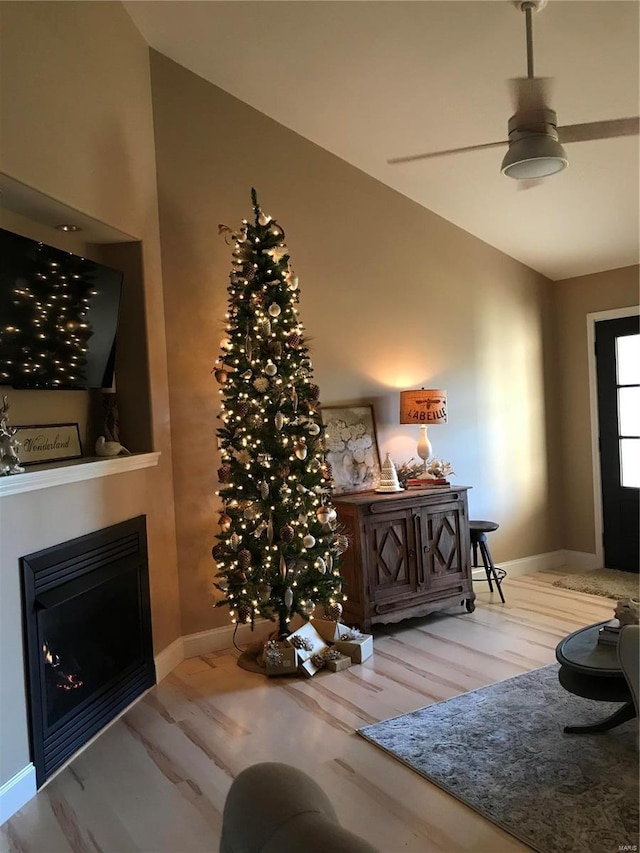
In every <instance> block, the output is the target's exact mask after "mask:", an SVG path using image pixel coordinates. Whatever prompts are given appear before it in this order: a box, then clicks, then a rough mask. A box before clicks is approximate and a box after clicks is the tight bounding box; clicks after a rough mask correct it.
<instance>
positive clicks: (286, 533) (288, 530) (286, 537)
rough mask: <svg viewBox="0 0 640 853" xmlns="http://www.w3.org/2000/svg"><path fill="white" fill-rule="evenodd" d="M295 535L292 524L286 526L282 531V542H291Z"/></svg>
mask: <svg viewBox="0 0 640 853" xmlns="http://www.w3.org/2000/svg"><path fill="white" fill-rule="evenodd" d="M294 535H295V531H294V529H293V527H291V525H290V524H285V525H284V527H282V528H281V530H280V539H281V541H282V542H291V540H292V539H293V537H294Z"/></svg>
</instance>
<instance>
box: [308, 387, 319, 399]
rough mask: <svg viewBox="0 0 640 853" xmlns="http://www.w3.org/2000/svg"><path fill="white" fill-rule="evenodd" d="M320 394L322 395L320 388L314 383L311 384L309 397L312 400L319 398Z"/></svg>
mask: <svg viewBox="0 0 640 853" xmlns="http://www.w3.org/2000/svg"><path fill="white" fill-rule="evenodd" d="M319 396H320V388H319V387H318V386H317V385H314V384H311V385H309V397H310V398H311V399H312V400H317V399H318V397H319Z"/></svg>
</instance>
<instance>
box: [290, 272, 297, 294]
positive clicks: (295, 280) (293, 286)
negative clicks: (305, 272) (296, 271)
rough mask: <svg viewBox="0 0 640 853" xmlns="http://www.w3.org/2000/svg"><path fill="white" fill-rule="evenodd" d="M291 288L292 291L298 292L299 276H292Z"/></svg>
mask: <svg viewBox="0 0 640 853" xmlns="http://www.w3.org/2000/svg"><path fill="white" fill-rule="evenodd" d="M289 287H290V288H291V290H297V289H298V276H297V275H292V276H290V278H289Z"/></svg>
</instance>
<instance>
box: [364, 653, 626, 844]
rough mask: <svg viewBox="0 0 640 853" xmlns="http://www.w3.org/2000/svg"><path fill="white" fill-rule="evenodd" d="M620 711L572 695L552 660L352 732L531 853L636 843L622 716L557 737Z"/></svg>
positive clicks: (613, 707) (611, 706)
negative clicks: (609, 725)
mask: <svg viewBox="0 0 640 853" xmlns="http://www.w3.org/2000/svg"><path fill="white" fill-rule="evenodd" d="M619 707H620V706H619V705H616V704H610V703H607V702H595V701H592V700H589V699H581V698H579V697H577V696H573V695H572V694H570V693H568V692H567V691H566V690H564V688H563V687H562V686H561V685H560V683H559V682H558V667H557V666H556V665H555V664H552V665H550V666H545V667H543V668H542V669H536V670H533V671H532V672H527V673H525V674H524V675H519V676H516V678H510V679H508V680H506V681H500V682H498V683H497V684H491V685H489V686H488V687H483V688H481V689H480V690H474V691H472V692H471V693H464V694H462V695H461V696H456V697H454V698H453V699H448V700H447V701H446V702H439V703H438V704H436V705H430V706H429V707H427V708H421V709H420V710H418V711H413V712H412V713H410V714H403V715H402V716H400V717H394V718H393V719H390V720H384V721H383V722H381V723H375V724H374V725H371V726H365V727H364V728H362V729H360V730H359V731H358V734H360V735H362V736H363V737H364V738H366V739H367V740H369V741H371V743H373V744H375V745H376V746H379V747H381V748H382V749H384V750H385V751H386V752H388V753H389V754H390V755H392V756H393V757H394V758H397V759H399V760H400V761H402V762H403V763H405V764H407V765H408V766H409V767H411V769H412V770H415V771H417V772H418V773H420V774H422V775H423V776H424V777H425V778H427V779H428V780H429V781H431V782H434V783H435V784H436V785H439V786H440V787H441V788H443V789H444V790H445V791H447V792H448V793H449V794H453V796H454V797H457V798H458V799H459V800H462V802H463V803H465V804H466V805H468V806H471V808H473V809H475V810H476V811H478V812H479V813H480V814H481V815H483V816H484V817H486V818H488V819H489V820H491V821H493V822H494V823H496V824H498V825H499V826H501V827H502V828H503V829H505V830H506V831H507V832H510V833H511V834H512V835H515V836H516V837H517V838H519V839H520V840H521V841H524V842H525V844H528V845H529V846H530V847H532V848H533V849H534V850H538V851H539V853H615V851H618V850H624V849H627V850H634V849H635V850H637V849H638V847H637V846H636V847H633V846H629V847H626V848H625V847H624V846H622V845H637V844H638V736H637V731H638V730H637V721H636V720H631V721H630V722H628V723H624V724H623V725H621V726H618V728H616V729H613V730H611V731H610V732H606V733H604V734H593V735H566V734H564V733H563V727H564V726H565V725H566V724H567V723H569V722H571V723H574V724H578V725H580V724H582V723H589V722H592V721H597V720H600V719H602V718H603V717H606V716H608V715H609V714H610V713H613V711H615V710H616V709H617V708H619Z"/></svg>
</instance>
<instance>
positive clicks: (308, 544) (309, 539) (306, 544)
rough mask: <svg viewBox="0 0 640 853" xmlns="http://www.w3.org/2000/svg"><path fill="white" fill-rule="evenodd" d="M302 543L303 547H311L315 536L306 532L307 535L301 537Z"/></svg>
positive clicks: (314, 542)
mask: <svg viewBox="0 0 640 853" xmlns="http://www.w3.org/2000/svg"><path fill="white" fill-rule="evenodd" d="M302 544H303V545H304V547H305V548H313V546H314V545H315V544H316V537H315V536H312V535H311V533H307V535H306V536H305V537H303V539H302Z"/></svg>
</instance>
